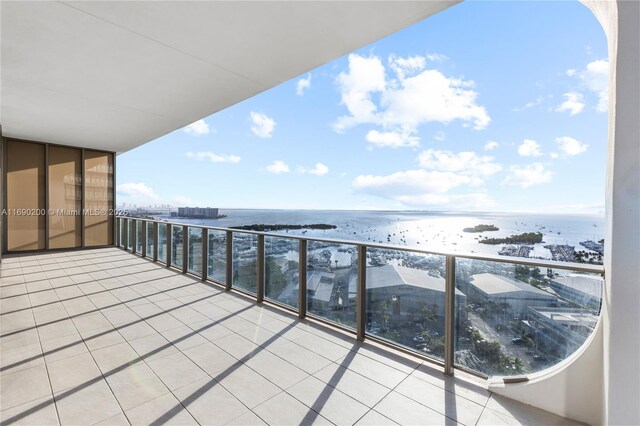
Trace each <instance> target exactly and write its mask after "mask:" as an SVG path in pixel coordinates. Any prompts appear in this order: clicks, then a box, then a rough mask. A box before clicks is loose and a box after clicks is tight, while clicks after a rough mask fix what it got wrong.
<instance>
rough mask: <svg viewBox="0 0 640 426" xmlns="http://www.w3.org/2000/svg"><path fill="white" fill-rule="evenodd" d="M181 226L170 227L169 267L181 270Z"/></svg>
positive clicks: (182, 245) (182, 247)
mask: <svg viewBox="0 0 640 426" xmlns="http://www.w3.org/2000/svg"><path fill="white" fill-rule="evenodd" d="M183 237H186V236H185V235H183V232H182V226H179V225H176V226H172V227H171V266H175V267H176V268H182V250H183V249H184V244H183V241H182V239H183Z"/></svg>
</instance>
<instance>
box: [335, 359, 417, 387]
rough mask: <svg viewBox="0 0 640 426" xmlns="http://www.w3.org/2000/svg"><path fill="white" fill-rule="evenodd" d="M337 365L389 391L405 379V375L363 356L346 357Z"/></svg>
mask: <svg viewBox="0 0 640 426" xmlns="http://www.w3.org/2000/svg"><path fill="white" fill-rule="evenodd" d="M338 364H340V365H342V366H344V367H346V368H348V369H349V370H351V371H354V372H356V373H358V374H361V375H363V376H365V377H368V378H370V379H371V380H374V381H376V382H378V383H380V384H381V385H383V386H386V387H388V388H391V389H392V388H394V387H395V386H397V385H398V383H400V382H401V381H402V380H403V379H404V378H405V377H407V374H406V373H403V372H402V371H399V370H396V369H395V368H393V367H389V366H387V365H385V364H383V363H381V362H379V361H376V360H374V359H371V358H369V357H366V356H364V355H347V357H346V358H344V359H342V360H340V361H338Z"/></svg>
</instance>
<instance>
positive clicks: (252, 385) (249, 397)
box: [215, 365, 281, 408]
mask: <svg viewBox="0 0 640 426" xmlns="http://www.w3.org/2000/svg"><path fill="white" fill-rule="evenodd" d="M215 379H216V380H218V381H219V382H220V384H222V386H224V387H225V389H227V390H228V391H229V392H231V393H232V394H233V395H234V396H235V397H236V398H238V399H239V400H240V401H242V402H243V403H244V404H245V405H246V406H248V407H249V408H252V407H255V406H256V405H258V404H261V403H263V402H264V401H266V400H267V399H269V398H271V397H272V396H274V395H276V394H278V393H280V391H281V389H280V388H278V387H277V386H276V385H274V384H273V383H271V382H270V381H268V380H267V379H265V378H264V377H262V376H261V375H259V374H258V373H256V372H255V371H253V370H252V369H250V368H249V367H247V366H244V365H242V366H239V367H235V368H234V369H233V370H225V371H224V372H223V373H221V374H218V375H216V376H215Z"/></svg>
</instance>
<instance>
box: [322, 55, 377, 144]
mask: <svg viewBox="0 0 640 426" xmlns="http://www.w3.org/2000/svg"><path fill="white" fill-rule="evenodd" d="M337 81H338V86H339V88H340V94H341V99H342V104H344V106H346V107H347V110H348V111H349V114H350V115H348V116H342V117H339V118H338V120H337V121H336V123H335V124H334V130H336V131H337V132H342V131H344V130H345V129H346V128H348V127H351V126H355V125H357V124H361V123H372V122H376V121H377V118H376V113H377V107H376V105H375V104H374V102H373V100H372V99H371V94H372V93H375V92H382V91H383V90H384V89H385V85H386V77H385V69H384V66H383V65H382V61H381V60H380V58H378V57H377V56H371V57H368V58H365V57H363V56H360V55H356V54H351V55H349V72H348V73H345V72H341V73H340V74H339V75H338V79H337Z"/></svg>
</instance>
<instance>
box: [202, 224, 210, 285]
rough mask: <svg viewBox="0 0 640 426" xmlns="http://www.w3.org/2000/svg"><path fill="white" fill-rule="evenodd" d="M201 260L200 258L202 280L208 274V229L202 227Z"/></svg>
mask: <svg viewBox="0 0 640 426" xmlns="http://www.w3.org/2000/svg"><path fill="white" fill-rule="evenodd" d="M201 250H202V260H200V265H202V268H201V272H202V273H201V276H202V281H206V280H207V275H208V274H209V230H208V229H207V228H202V248H201Z"/></svg>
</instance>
